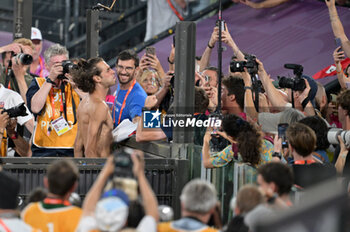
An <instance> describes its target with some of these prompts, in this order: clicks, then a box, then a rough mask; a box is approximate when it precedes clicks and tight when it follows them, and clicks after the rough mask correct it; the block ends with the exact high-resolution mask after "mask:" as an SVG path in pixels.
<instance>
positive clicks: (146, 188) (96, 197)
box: [77, 151, 159, 232]
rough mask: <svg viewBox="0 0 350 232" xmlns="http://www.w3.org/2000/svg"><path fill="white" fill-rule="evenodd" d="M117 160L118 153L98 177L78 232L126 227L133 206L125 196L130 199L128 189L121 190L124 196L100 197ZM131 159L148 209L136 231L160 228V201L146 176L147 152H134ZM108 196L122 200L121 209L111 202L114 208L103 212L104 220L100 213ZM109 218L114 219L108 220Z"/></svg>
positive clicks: (87, 198)
mask: <svg viewBox="0 0 350 232" xmlns="http://www.w3.org/2000/svg"><path fill="white" fill-rule="evenodd" d="M114 159H115V157H114V156H112V155H111V156H109V158H108V159H107V162H106V164H105V166H104V168H103V169H102V171H101V173H100V174H99V176H98V178H97V180H96V181H95V183H94V185H93V186H92V187H91V188H90V190H89V192H88V193H87V195H86V198H85V200H84V203H83V213H82V216H81V219H80V222H79V225H78V229H77V231H78V232H88V231H91V230H96V229H98V231H111V232H112V231H113V232H116V231H120V230H121V229H122V228H123V227H125V225H126V223H127V221H126V220H127V217H128V213H129V207H128V206H127V204H126V202H125V201H126V200H125V198H126V199H128V198H129V196H125V192H124V191H123V190H122V191H119V192H123V193H124V194H120V195H124V196H123V197H122V198H121V197H120V196H110V197H107V198H102V199H100V198H101V195H102V193H103V189H104V186H105V184H106V182H107V181H108V179H109V178H110V176H111V175H113V173H114V172H115V162H114ZM131 159H132V162H133V168H132V171H133V174H134V176H135V178H136V179H137V183H138V186H139V189H140V194H141V197H142V202H143V208H144V210H145V216H144V217H143V218H142V220H141V222H140V223H139V224H138V226H137V229H136V230H137V231H139V232H142V231H149V232H152V231H157V221H158V217H159V216H158V209H157V207H158V202H157V198H156V197H155V194H154V192H153V191H152V188H151V187H150V185H149V183H148V181H147V178H146V176H145V161H144V158H143V153H142V152H141V151H135V152H134V153H133V154H131ZM118 190H119V189H118ZM108 198H111V201H114V202H121V203H119V206H118V207H119V208H118V207H113V206H112V205H111V207H113V209H112V210H111V209H110V210H109V212H108V213H105V214H104V215H102V216H103V217H105V218H106V220H105V221H104V220H103V218H102V217H101V215H100V212H101V211H102V210H101V209H102V208H103V200H104V199H108ZM123 199H124V200H123ZM121 200H123V201H121ZM114 206H116V203H114ZM111 207H109V208H111ZM130 213H132V212H130ZM114 215H118V216H119V217H115V216H114ZM113 216H114V217H113ZM107 219H112V220H110V221H108V220H107ZM107 228H108V229H107Z"/></svg>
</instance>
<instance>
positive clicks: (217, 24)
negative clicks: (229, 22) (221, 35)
mask: <svg viewBox="0 0 350 232" xmlns="http://www.w3.org/2000/svg"><path fill="white" fill-rule="evenodd" d="M219 23H221V25H220V26H221V31H225V30H226V27H225V20H221V21H216V26H217V27H219Z"/></svg>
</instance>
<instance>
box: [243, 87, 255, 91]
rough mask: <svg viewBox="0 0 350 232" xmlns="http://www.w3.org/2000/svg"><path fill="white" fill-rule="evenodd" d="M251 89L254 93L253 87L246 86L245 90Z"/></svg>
mask: <svg viewBox="0 0 350 232" xmlns="http://www.w3.org/2000/svg"><path fill="white" fill-rule="evenodd" d="M247 89H250V90H252V91H253V88H252V87H251V86H244V90H247Z"/></svg>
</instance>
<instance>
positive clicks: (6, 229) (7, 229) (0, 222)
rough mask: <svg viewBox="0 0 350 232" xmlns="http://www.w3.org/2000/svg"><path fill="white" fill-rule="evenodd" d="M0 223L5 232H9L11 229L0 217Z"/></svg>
mask: <svg viewBox="0 0 350 232" xmlns="http://www.w3.org/2000/svg"><path fill="white" fill-rule="evenodd" d="M0 225H1V226H2V228H4V230H5V231H6V232H11V230H10V229H9V228H8V227H7V226H6V225H5V223H4V221H3V220H1V219H0Z"/></svg>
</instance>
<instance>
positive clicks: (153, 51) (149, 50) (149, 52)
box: [146, 47, 156, 55]
mask: <svg viewBox="0 0 350 232" xmlns="http://www.w3.org/2000/svg"><path fill="white" fill-rule="evenodd" d="M155 54H156V48H155V47H146V55H155Z"/></svg>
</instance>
